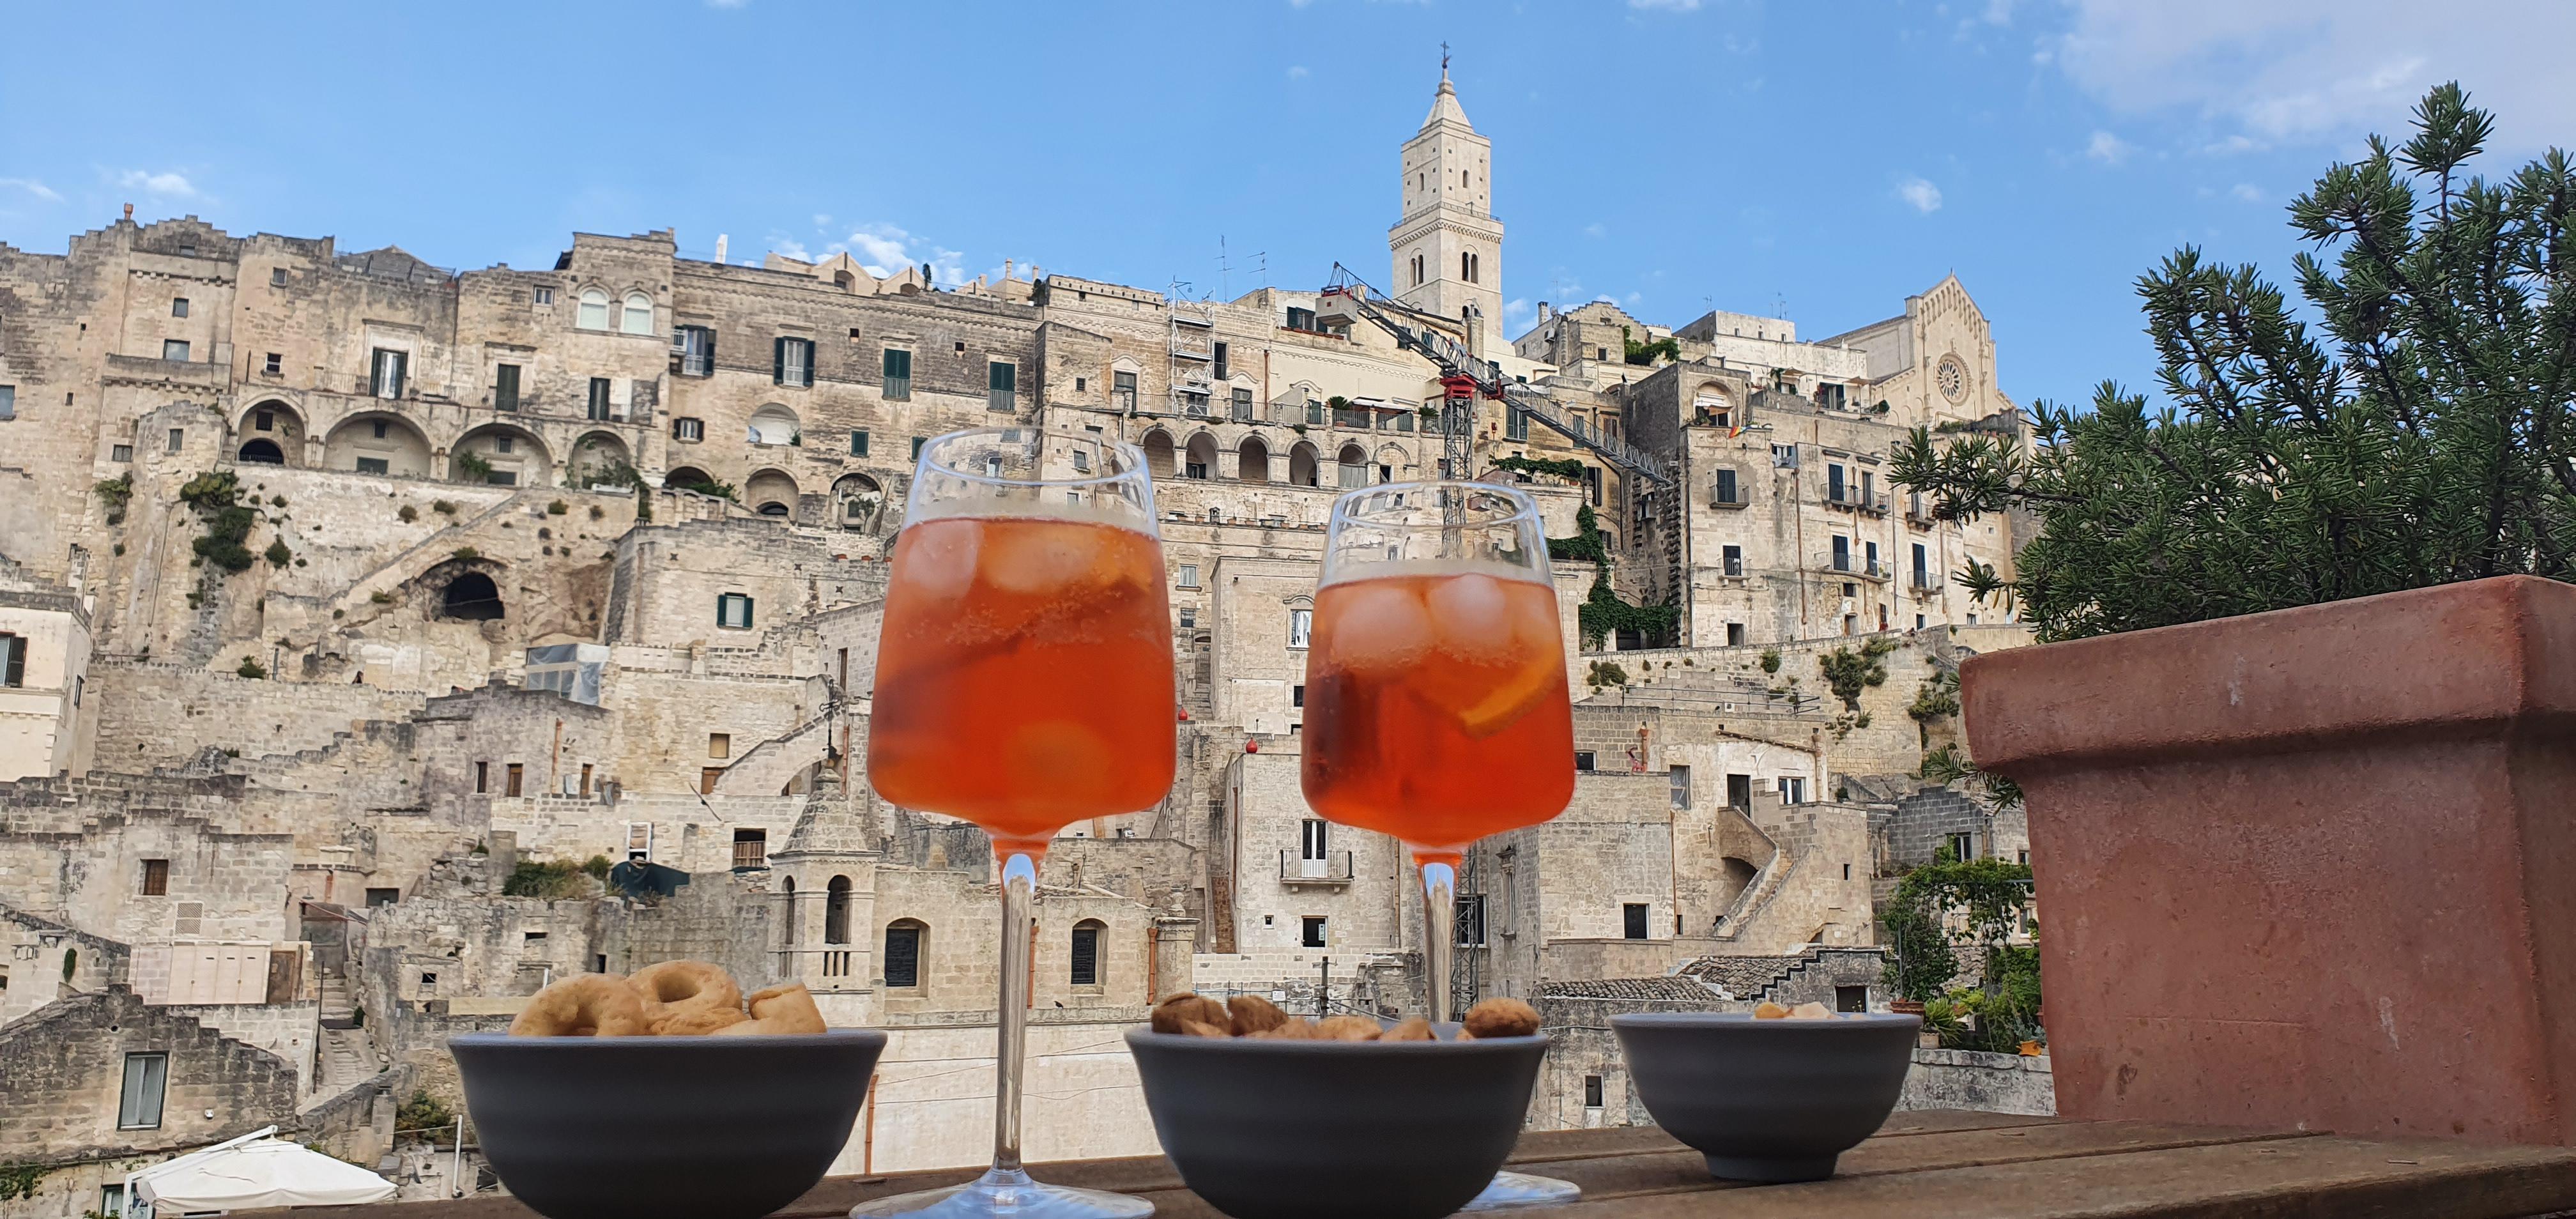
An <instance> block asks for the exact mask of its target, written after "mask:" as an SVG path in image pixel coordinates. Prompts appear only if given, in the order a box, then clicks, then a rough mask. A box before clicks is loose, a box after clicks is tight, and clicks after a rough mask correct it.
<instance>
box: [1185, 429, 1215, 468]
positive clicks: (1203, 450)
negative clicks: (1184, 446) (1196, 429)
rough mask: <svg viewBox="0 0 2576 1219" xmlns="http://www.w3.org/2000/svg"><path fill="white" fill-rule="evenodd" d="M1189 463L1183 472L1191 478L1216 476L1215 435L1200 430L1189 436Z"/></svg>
mask: <svg viewBox="0 0 2576 1219" xmlns="http://www.w3.org/2000/svg"><path fill="white" fill-rule="evenodd" d="M1188 453H1189V463H1188V465H1187V466H1186V467H1185V468H1184V469H1183V471H1182V472H1183V473H1184V474H1186V475H1188V476H1189V477H1191V478H1214V477H1216V437H1214V436H1211V435H1208V434H1207V433H1205V432H1201V433H1199V434H1198V435H1196V436H1192V437H1190V447H1189V449H1188Z"/></svg>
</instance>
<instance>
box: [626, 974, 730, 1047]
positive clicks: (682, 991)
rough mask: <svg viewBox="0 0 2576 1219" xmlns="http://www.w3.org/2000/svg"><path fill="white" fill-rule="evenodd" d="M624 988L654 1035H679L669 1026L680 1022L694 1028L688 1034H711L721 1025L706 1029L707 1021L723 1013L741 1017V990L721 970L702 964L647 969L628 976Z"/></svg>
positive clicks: (728, 1021) (728, 975) (709, 1026)
mask: <svg viewBox="0 0 2576 1219" xmlns="http://www.w3.org/2000/svg"><path fill="white" fill-rule="evenodd" d="M626 985H627V986H629V987H631V988H633V989H634V991H635V993H636V995H637V996H638V997H639V998H641V999H642V1000H643V1001H644V1023H645V1026H646V1027H647V1028H650V1029H651V1030H652V1031H653V1032H655V1033H675V1032H680V1031H682V1030H679V1029H675V1028H672V1027H670V1026H671V1025H672V1024H673V1023H674V1022H676V1021H681V1020H687V1021H689V1022H690V1023H691V1024H692V1025H693V1026H694V1027H692V1028H691V1029H689V1030H687V1031H690V1032H698V1033H711V1032H714V1031H715V1030H716V1029H717V1028H720V1027H722V1025H707V1024H706V1023H705V1020H706V1018H708V1017H711V1016H715V1015H717V1014H719V1013H723V1012H732V1013H734V1015H735V1016H737V1017H740V1016H741V1015H742V988H741V987H740V986H737V985H735V984H734V980H733V975H731V974H728V973H726V972H725V971H724V968H723V967H722V966H718V965H711V964H708V963H707V962H705V961H664V962H662V963H661V964H659V965H647V966H645V967H644V968H642V969H639V970H636V971H635V972H634V973H633V974H631V975H629V976H628V977H627V979H626ZM724 1023H725V1024H732V1023H734V1021H732V1020H727V1021H725V1022H724Z"/></svg>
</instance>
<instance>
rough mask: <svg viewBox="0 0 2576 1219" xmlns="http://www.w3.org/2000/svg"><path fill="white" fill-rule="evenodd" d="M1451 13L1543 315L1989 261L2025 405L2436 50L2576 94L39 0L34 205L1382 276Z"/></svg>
mask: <svg viewBox="0 0 2576 1219" xmlns="http://www.w3.org/2000/svg"><path fill="white" fill-rule="evenodd" d="M379 8H381V9H382V10H383V11H374V10H376V9H379ZM2435 10H2438V11H2435ZM103 35H107V36H109V37H108V39H107V41H101V38H102V36H103ZM1444 40H1446V41H1447V42H1448V43H1449V44H1450V45H1451V48H1452V50H1453V52H1454V54H1455V56H1456V58H1455V61H1454V66H1453V76H1454V78H1455V79H1456V81H1457V84H1458V89H1459V95H1460V98H1461V100H1462V101H1463V103H1464V104H1465V106H1466V109H1467V112H1468V114H1469V116H1470V117H1471V118H1472V119H1473V120H1474V121H1475V123H1476V125H1477V127H1478V129H1479V130H1481V131H1483V132H1484V133H1485V134H1486V135H1488V136H1489V137H1491V138H1492V139H1493V140H1494V142H1495V153H1494V165H1493V168H1494V199H1495V209H1496V212H1497V214H1498V215H1500V216H1501V217H1502V219H1503V220H1504V222H1505V223H1506V225H1507V226H1508V227H1509V234H1510V235H1509V237H1508V239H1507V244H1506V246H1505V248H1504V265H1503V268H1502V270H1503V276H1504V282H1503V288H1504V293H1505V296H1506V298H1507V299H1508V300H1510V301H1512V302H1514V306H1513V309H1514V312H1513V313H1512V314H1511V315H1510V319H1509V320H1510V323H1511V325H1510V329H1511V330H1512V331H1513V332H1514V333H1515V334H1517V333H1518V332H1519V331H1520V330H1521V329H1522V328H1523V327H1525V326H1526V324H1527V319H1528V316H1529V313H1528V311H1529V310H1530V309H1531V308H1532V307H1534V304H1535V302H1537V301H1540V300H1548V301H1553V302H1555V303H1557V304H1559V305H1565V304H1571V303H1575V302H1579V301H1582V300H1588V299H1593V298H1596V297H1609V298H1612V299H1615V300H1618V301H1620V302H1621V303H1623V304H1625V305H1626V306H1627V307H1628V308H1630V309H1631V310H1632V311H1634V312H1636V313H1638V314H1639V315H1640V316H1642V317H1645V318H1646V319H1648V320H1650V321H1653V322H1657V323H1660V324H1664V325H1679V324H1681V323H1684V322H1686V321H1688V320H1689V319H1691V318H1693V317H1696V316H1698V315H1699V314H1700V313H1701V312H1703V311H1705V310H1706V309H1708V308H1709V307H1710V306H1711V305H1714V306H1716V307H1718V308H1723V309H1732V310H1736V311H1740V312H1748V313H1763V314H1771V313H1778V312H1782V311H1785V313H1786V315H1787V316H1789V317H1791V318H1793V319H1795V320H1796V321H1797V322H1798V324H1799V326H1800V329H1801V332H1802V333H1804V334H1806V335H1809V336H1817V337H1820V336H1823V335H1827V334H1831V333H1834V332H1836V331H1840V330H1844V329H1848V328H1850V327H1853V326H1858V325H1861V324H1864V323H1867V322H1870V321H1874V320H1876V319H1878V318H1880V317H1884V316H1887V315H1889V314H1892V313H1895V312H1897V311H1898V310H1899V309H1901V308H1902V304H1903V299H1904V297H1905V296H1906V295H1907V294H1908V293H1910V292H1915V291H1920V290H1922V289H1924V288H1926V287H1929V286H1930V285H1931V284H1933V283H1934V282H1936V281H1938V280H1939V279H1940V277H1941V276H1942V275H1943V274H1944V273H1945V272H1948V271H1952V270H1955V271H1957V272H1958V274H1959V275H1960V277H1961V278H1962V280H1964V281H1965V282H1966V284H1967V286H1968V288H1969V290H1970V292H1972V293H1973V294H1974V295H1975V296H1976V298H1977V299H1978V301H1979V303H1980V304H1981V305H1983V306H1984V308H1985V310H1986V312H1987V313H1988V315H1989V316H1990V317H1992V318H1993V319H1994V325H1995V330H1996V335H1997V339H1998V342H1999V343H2000V344H2001V353H2000V357H1999V359H2000V365H2001V373H2002V378H2003V386H2004V389H2005V390H2006V392H2008V393H2010V394H2012V395H2013V396H2015V397H2016V398H2018V399H2020V400H2022V401H2024V402H2028V401H2030V400H2032V399H2035V398H2048V399H2054V400H2059V401H2066V400H2070V399H2078V400H2080V399H2082V398H2084V397H2086V396H2088V395H2089V393H2090V387H2091V386H2092V384H2093V383H2094V382H2096V381H2098V380H2100V379H2102V378H2104V377H2116V378H2119V379H2121V380H2123V381H2127V382H2130V383H2132V384H2135V385H2137V386H2139V387H2141V388H2144V387H2146V385H2147V382H2148V377H2149V373H2150V371H2151V368H2152V364H2151V353H2150V352H2149V351H2148V349H2147V346H2146V343H2145V341H2144V339H2143V338H2142V337H2141V336H2140V334H2139V329H2138V313H2137V309H2136V302H2135V299H2134V297H2133V295H2132V292H2131V283H2132V281H2133V280H2134V279H2135V277H2136V276H2137V275H2138V274H2139V273H2140V272H2141V271H2142V270H2144V269H2146V268H2147V267H2149V266H2150V265H2152V264H2153V263H2154V261H2155V260H2156V259H2158V258H2160V257H2162V256H2163V255H2164V254H2165V253H2167V252H2168V251H2170V250H2171V249H2172V248H2173V247H2174V246H2176V245H2177V244H2179V243H2182V242H2186V241H2189V242H2196V243H2199V244H2201V245H2203V246H2204V247H2206V248H2207V249H2209V250H2210V251H2211V252H2212V253H2213V254H2214V255H2215V256H2217V257H2220V258H2223V259H2226V260H2230V261H2243V260H2255V261H2259V262H2261V263H2262V264H2263V265H2264V266H2265V267H2266V268H2267V269H2271V270H2273V271H2274V272H2275V273H2276V275H2280V276H2286V274H2287V273H2288V270H2289V267H2288V258H2289V255H2290V253H2291V252H2292V251H2293V250H2294V249H2295V248H2296V246H2295V245H2294V243H2293V239H2292V237H2291V235H2290V234H2289V233H2288V231H2287V230H2286V229H2285V228H2284V227H2283V225H2282V223H2281V220H2282V211H2281V209H2282V207H2283V205H2284V204H2285V203H2286V202H2287V201H2288V199H2289V198H2290V197H2292V196H2293V195H2294V194H2296V193H2297V192H2298V191H2299V190H2301V189H2303V188H2304V187H2305V186H2306V184H2307V183H2308V182H2309V181H2310V180H2311V179H2312V178H2313V177H2314V176H2315V174H2316V173H2317V172H2318V171H2319V170H2320V169H2322V168H2323V167H2324V166H2325V165H2326V164H2327V163H2328V162H2330V161H2332V160H2334V159H2337V158H2341V157H2349V156H2352V155H2354V154H2355V152H2356V151H2357V150H2358V148H2359V147H2360V142H2359V141H2360V136H2361V135H2362V134H2364V133H2366V132H2368V131H2371V130H2374V129H2376V130H2386V131H2392V132H2393V131H2397V130H2398V129H2400V128H2401V127H2402V126H2403V123H2404V120H2405V113H2406V108H2407V107H2408V105H2410V104H2411V103H2412V101H2413V100H2414V99H2415V98H2416V97H2418V96H2420V94H2421V92H2422V90H2423V88H2424V86H2425V85H2427V84H2429V83H2432V82H2435V81H2439V80H2443V79H2449V78H2453V77H2457V78H2459V79H2462V80H2463V81H2464V82H2466V83H2467V84H2468V86H2469V87H2470V88H2471V90H2472V91H2473V92H2474V93H2476V95H2477V96H2478V98H2479V100H2481V101H2482V102H2484V103H2486V104H2489V105H2491V106H2494V107H2496V108H2498V109H2499V110H2500V111H2501V119H2502V130H2501V131H2500V139H2499V144H2500V145H2501V146H2502V148H2503V150H2505V151H2506V152H2508V153H2510V154H2512V155H2513V156H2514V157H2516V158H2518V157H2519V156H2520V155H2523V154H2527V153H2529V152H2531V151H2533V150H2536V149H2537V148H2539V147H2541V146H2543V145H2545V144H2547V143H2549V142H2551V141H2553V140H2555V141H2557V142H2560V143H2567V142H2570V141H2569V138H2568V134H2567V133H2568V132H2569V131H2570V129H2571V124H2576V83H2571V80H2570V74H2569V73H2568V72H2566V71H2565V70H2564V66H2563V64H2562V63H2561V62H2560V57H2561V55H2562V54H2563V52H2564V48H2565V47H2567V46H2569V45H2571V44H2576V4H2569V3H2563V2H2561V0H2531V2H2530V3H2521V4H2517V3H2506V2H2504V0H2454V2H2452V3H2447V4H2443V5H2438V6H2436V5H2425V4H2421V3H2418V2H2417V0H1949V2H1948V3H1924V2H1897V0H1878V2H1859V0H1853V2H1848V3H1846V2H1840V0H1808V2H1805V3H1788V2H1778V3H1761V2H1758V0H1591V2H1585V3H1564V4H1549V3H1536V2H1532V3H1525V4H1517V5H1497V4H1471V3H1464V2H1461V0H1438V2H1435V3H1372V2H1368V0H1247V2H1244V3H1227V4H1209V5H1189V6H1184V5H1128V6H1114V7H1093V6H1085V5H1074V4H1053V5H1043V6H1040V5H1025V6H1023V5H1002V4H989V5H988V4H972V3H964V2H958V0H952V2H947V3H925V4H913V5H907V6H901V7H896V6H885V5H871V6H864V7H863V6H858V5H823V4H796V3H787V2H784V0H730V2H719V3H707V2H704V0H670V2H668V3H635V4H622V5H587V6H584V5H569V4H567V5H490V4H478V3H463V2H459V3H450V4H441V5H435V6H432V5H413V6H407V7H402V8H396V7H394V6H365V5H337V4H332V5H324V4H314V5H294V4H286V3H278V4H270V5H265V6H261V7H259V8H256V9H241V10H233V9H231V7H230V6H222V5H205V4H176V3H174V4H161V5H129V6H114V5H96V6H79V7H74V6H38V7H36V8H33V9H26V10H21V11H20V12H18V13H17V14H15V15H14V16H13V17H12V18H11V41H12V43H13V44H14V45H13V47H12V49H11V52H10V54H9V55H8V66H7V68H6V69H5V70H0V241H6V242H8V243H10V244H13V245H17V246H20V247H22V248H26V249H30V250H38V251H48V252H58V251H60V250H62V249H63V248H64V245H65V241H66V238H67V237H68V235H69V234H71V233H73V232H77V231H80V230H85V229H89V228H94V227H97V226H99V225H102V224H104V223H107V222H108V221H109V220H111V219H113V218H114V216H115V215H116V211H117V205H118V204H119V203H122V202H132V203H133V204H134V205H135V209H136V215H137V216H138V217H141V218H152V217H159V216H168V215H178V214H181V213H194V214H197V215H200V216H203V217H205V218H206V219H207V220H209V221H212V222H213V223H215V224H217V225H219V226H221V227H223V228H226V229H228V230H231V231H234V232H250V231H259V230H265V231H270V232H280V233H288V234H294V235H299V236H321V235H332V236H336V237H338V238H339V239H340V242H341V246H342V248H343V249H364V248H371V247H374V246H377V245H382V244H387V243H394V244H399V245H401V246H403V247H404V248H405V249H408V250H410V251H412V252H413V253H415V254H418V255H420V256H421V257H424V258H427V259H429V260H430V261H432V262H435V263H438V264H441V265H445V266H451V267H481V266H488V265H491V264H494V263H500V262H507V263H510V264H512V265H514V266H520V267H533V266H544V265H548V264H549V263H550V262H551V260H552V259H553V257H554V255H555V254H556V252H558V251H559V250H561V249H563V248H564V247H565V246H566V245H567V244H568V240H569V239H568V236H567V234H569V233H570V232H571V231H573V230H575V229H580V230H586V231H594V232H606V233H625V232H633V231H641V230H644V229H648V228H661V227H676V228H677V230H678V233H679V239H680V245H681V248H682V250H683V251H684V252H690V253H694V254H698V255H700V256H704V255H707V254H708V253H710V252H711V251H712V249H713V247H714V244H715V238H716V235H717V234H718V233H727V234H730V235H731V247H730V253H731V255H732V257H734V258H735V259H736V260H741V259H744V258H746V257H751V258H756V257H757V256H758V255H759V253H760V252H761V251H762V250H764V249H780V250H784V251H790V252H793V251H796V250H802V251H806V252H809V253H816V254H819V253H823V252H827V251H830V250H833V249H838V248H849V249H853V250H855V251H858V252H859V254H860V255H861V257H862V258H863V259H865V260H866V261H870V262H874V263H877V264H879V265H891V264H894V263H898V262H911V263H920V262H932V263H935V264H937V265H938V267H939V268H940V271H941V275H942V278H956V277H958V276H960V275H965V276H971V275H974V274H978V273H983V272H987V271H992V270H997V269H998V268H999V267H1000V266H1001V264H1002V262H1003V260H1004V259H1006V258H1008V259H1015V260H1017V261H1018V262H1019V263H1020V264H1021V265H1022V266H1023V267H1025V266H1026V265H1027V264H1029V263H1031V262H1035V263H1037V264H1039V265H1041V266H1043V267H1045V268H1046V269H1048V270H1050V271H1063V272H1066V273H1070V274H1079V275H1084V276H1089V277H1095V278H1101V279H1109V280H1115V281H1121V282H1125V283H1131V284H1136V285H1141V286H1148V287H1155V288H1161V287H1164V286H1166V285H1169V284H1171V283H1173V282H1174V281H1181V282H1184V283H1186V284H1187V285H1189V290H1190V291H1191V292H1192V293H1194V294H1217V293H1223V292H1228V291H1230V292H1233V293H1240V292H1242V291H1244V290H1245V289H1247V288H1249V287H1252V286H1254V285H1255V284H1256V283H1257V282H1262V281H1265V280H1266V281H1267V282H1273V283H1280V284H1285V285H1291V286H1301V287H1302V286H1315V285H1319V284H1320V283H1321V282H1322V281H1323V280H1324V279H1325V277H1326V276H1327V274H1328V273H1329V271H1330V269H1331V266H1332V264H1333V262H1334V261H1335V260H1340V261H1343V262H1346V263H1349V264H1350V265H1351V266H1352V267H1353V268H1354V269H1355V270H1357V271H1358V272H1359V273H1360V274H1361V275H1363V276H1364V277H1368V278H1372V279H1378V280H1383V279H1384V278H1385V277H1386V276H1387V266H1386V252H1385V233H1386V228H1387V226H1388V225H1389V224H1391V223H1392V222H1393V221H1394V220H1395V200H1396V171H1395V168H1394V166H1395V160H1396V147H1397V145H1398V144H1399V143H1400V142H1401V141H1402V140H1403V139H1404V138H1405V137H1407V136H1409V135H1410V134H1411V133H1412V132H1413V130H1414V128H1415V127H1416V126H1417V125H1418V124H1419V123H1420V122H1421V119H1422V116H1423V112H1424V111H1425V110H1426V109H1427V107H1428V105H1429V102H1430V98H1431V94H1432V89H1433V86H1434V84H1435V83H1436V81H1437V80H1438V73H1439V67H1438V61H1439V55H1440V49H1439V46H1440V43H1441V42H1442V41H1444ZM103 68H104V69H105V70H102V69H103ZM2489 159H2490V161H2493V162H2498V164H2496V165H2494V166H2492V167H2491V169H2492V171H2493V172H2499V173H2500V172H2502V171H2503V170H2504V169H2505V168H2507V166H2505V165H2504V164H2502V162H2504V161H2505V160H2507V158H2506V157H2504V156H2493V155H2491V157H2490V158H2489ZM1221 250H1222V251H1223V252H1224V253H1223V255H1222V256H1221V253H1220V251H1221ZM1265 267H1266V269H1267V271H1266V275H1265V274H1261V273H1260V271H1261V269H1262V268H1265Z"/></svg>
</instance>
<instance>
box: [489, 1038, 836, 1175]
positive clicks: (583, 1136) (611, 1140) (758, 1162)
mask: <svg viewBox="0 0 2576 1219" xmlns="http://www.w3.org/2000/svg"><path fill="white" fill-rule="evenodd" d="M885 1044H886V1035H885V1034H883V1033H880V1032H877V1031H875V1030H873V1029H841V1030H836V1031H833V1032H829V1033H822V1034H819V1035H816V1036H811V1037H511V1036H507V1035H504V1034H500V1033H471V1034H467V1035H465V1036H462V1037H457V1038H453V1039H451V1040H450V1041H449V1042H448V1043H447V1046H448V1049H449V1050H451V1051H453V1052H454V1053H455V1055H456V1066H457V1069H458V1070H459V1071H460V1072H461V1073H462V1074H463V1075H464V1078H465V1108H466V1111H467V1112H468V1113H469V1114H471V1115H472V1116H473V1118H474V1128H475V1130H476V1131H477V1132H478V1138H479V1141H480V1142H481V1144H482V1147H483V1155H484V1158H485V1159H488V1160H490V1161H491V1163H492V1171H493V1172H494V1173H496V1174H498V1175H499V1176H500V1178H501V1183H502V1184H503V1185H506V1186H508V1187H509V1188H510V1192H511V1193H512V1194H515V1195H517V1196H518V1198H519V1200H520V1201H522V1202H525V1203H527V1204H528V1207H529V1209H531V1210H534V1211H536V1212H537V1213H538V1214H541V1215H544V1216H546V1217H547V1219H758V1217H759V1216H762V1215H766V1214H768V1213H769V1212H771V1211H774V1210H777V1209H778V1208H779V1207H781V1206H784V1205H786V1204H787V1203H788V1202H789V1201H790V1200H792V1199H794V1198H795V1197H796V1196H797V1195H798V1194H801V1193H804V1192H805V1191H806V1190H808V1189H810V1188H812V1187H813V1185H814V1183H815V1182H816V1181H819V1180H822V1179H823V1171H824V1170H825V1169H827V1168H829V1167H831V1165H832V1157H833V1156H835V1155H837V1154H839V1153H840V1150H841V1148H842V1146H843V1145H845V1144H847V1143H848V1142H849V1141H850V1124H851V1122H852V1121H853V1120H854V1119H856V1118H857V1117H858V1113H859V1102H860V1101H861V1100H863V1099H865V1098H866V1096H867V1094H868V1076H869V1074H870V1073H871V1072H873V1071H874V1070H875V1069H876V1065H877V1055H878V1054H879V1053H881V1052H883V1051H884V1050H885Z"/></svg>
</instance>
